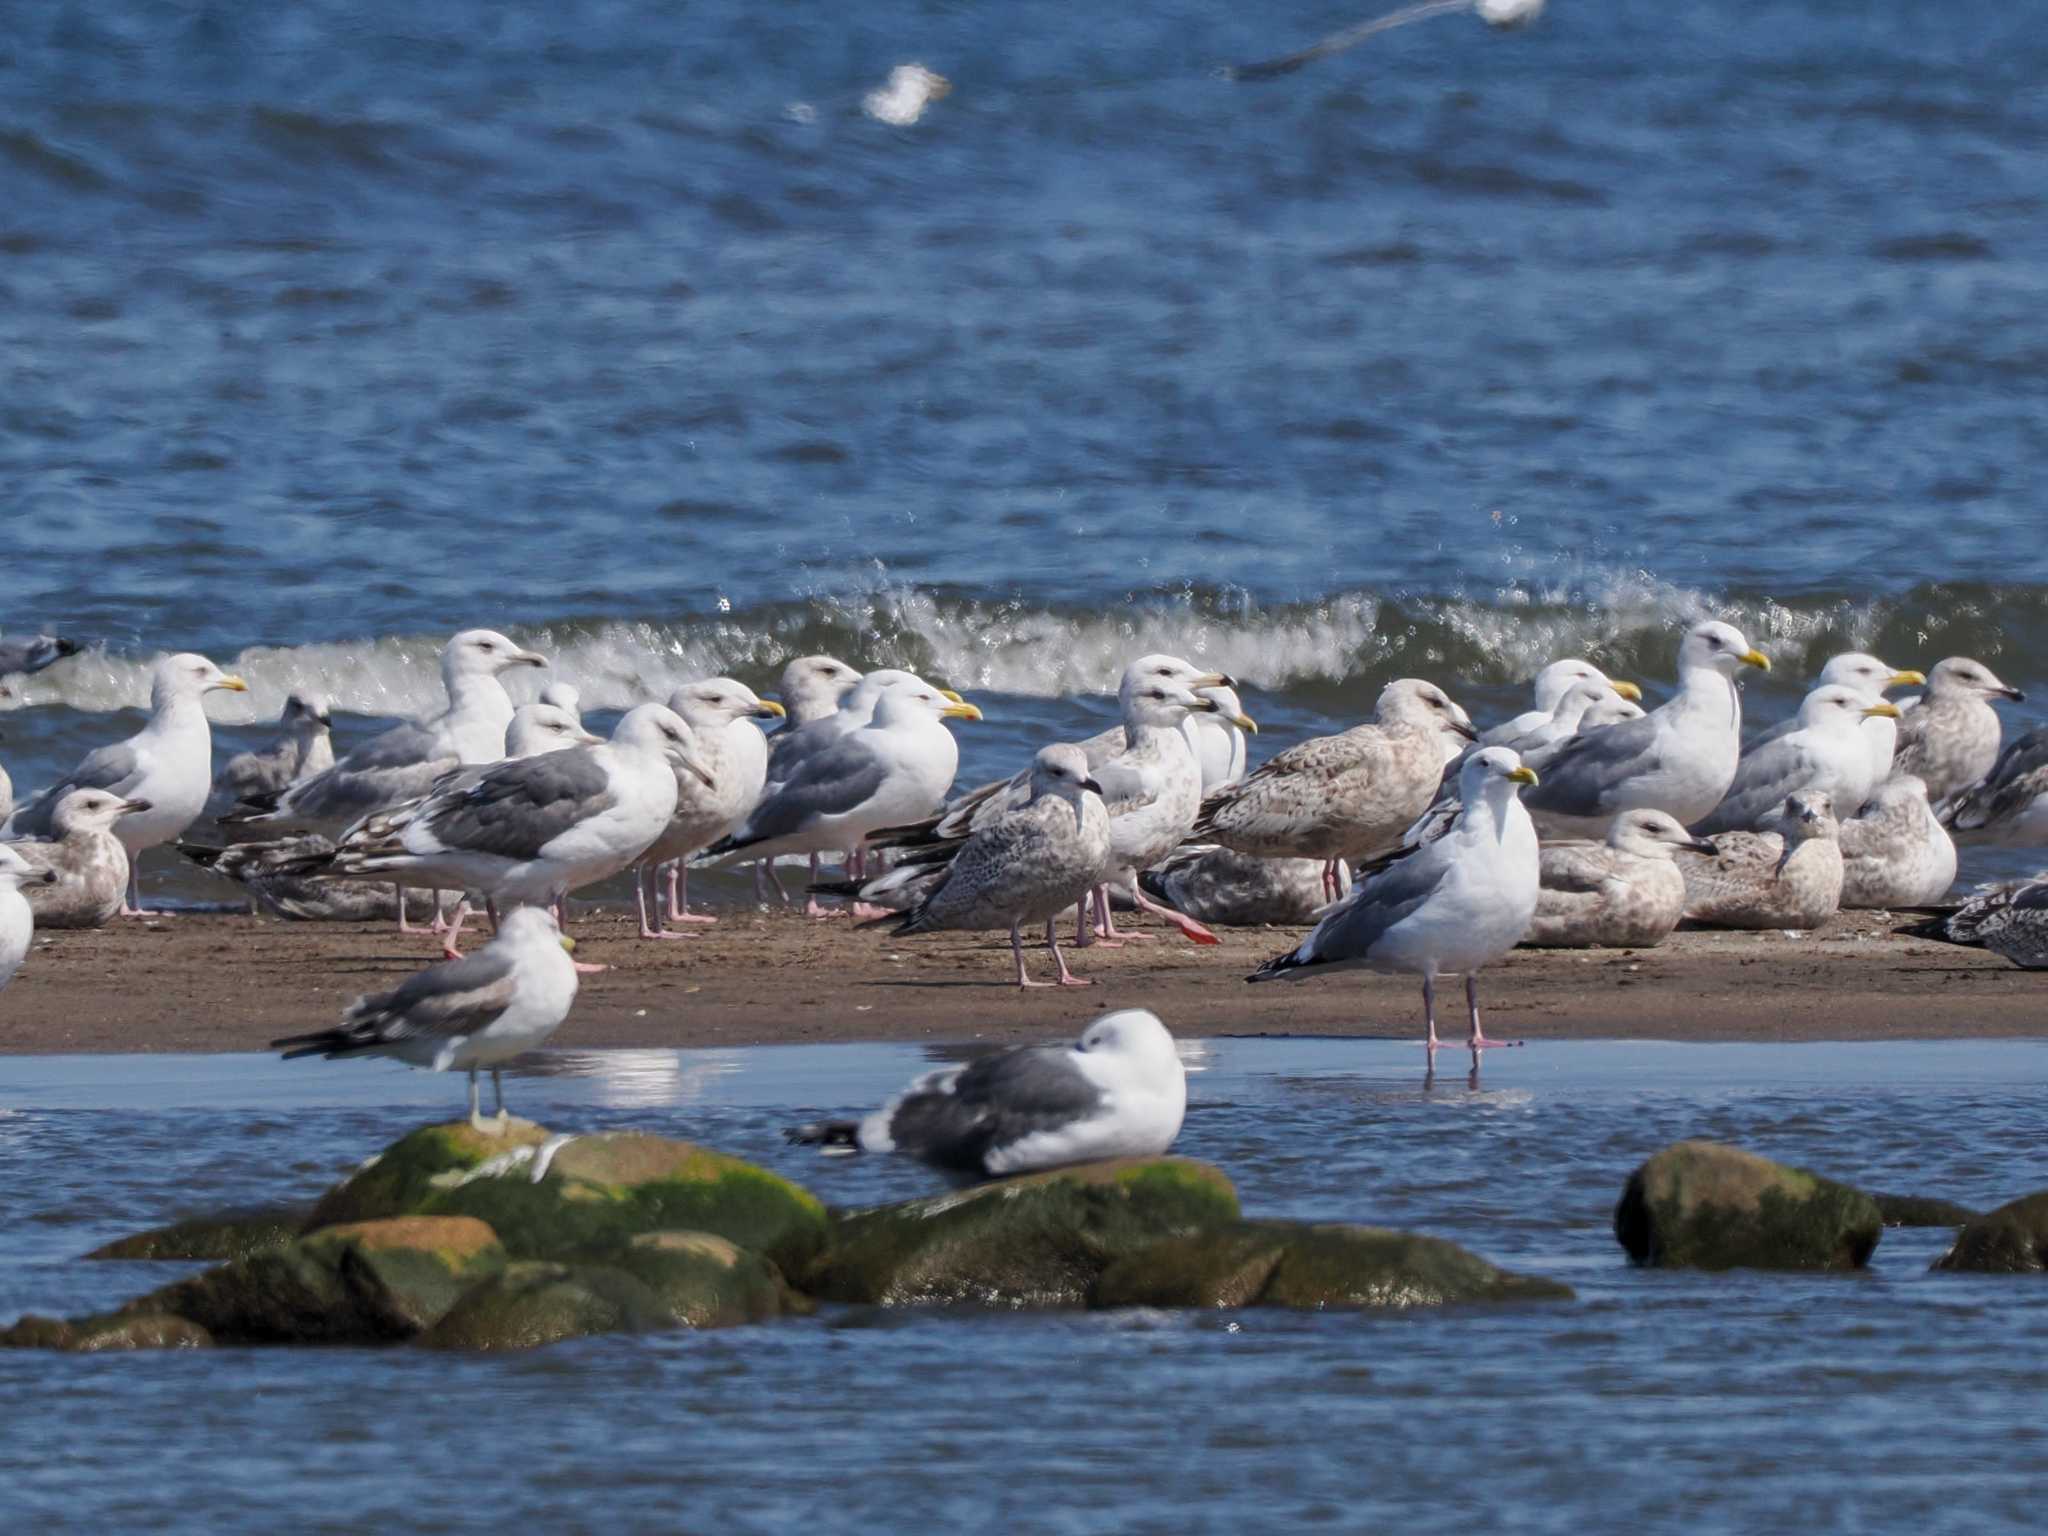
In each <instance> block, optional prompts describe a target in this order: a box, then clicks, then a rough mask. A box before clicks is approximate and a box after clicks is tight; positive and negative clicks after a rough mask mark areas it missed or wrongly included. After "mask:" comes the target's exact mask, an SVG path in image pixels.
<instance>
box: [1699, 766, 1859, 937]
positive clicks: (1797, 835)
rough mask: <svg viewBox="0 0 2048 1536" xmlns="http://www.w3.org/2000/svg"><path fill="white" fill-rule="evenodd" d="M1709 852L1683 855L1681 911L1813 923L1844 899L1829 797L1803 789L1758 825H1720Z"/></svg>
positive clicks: (1750, 923) (1761, 924) (1715, 920)
mask: <svg viewBox="0 0 2048 1536" xmlns="http://www.w3.org/2000/svg"><path fill="white" fill-rule="evenodd" d="M1714 847H1715V852H1714V853H1713V854H1712V855H1703V854H1685V855H1682V856H1681V858H1680V862H1679V869H1680V871H1681V872H1682V873H1683V874H1684V875H1685V915H1686V917H1687V918H1688V919H1689V920H1690V921H1692V922H1696V923H1705V924H1708V925H1709V926H1711V927H1715V928H1799V929H1806V928H1818V927H1819V926H1820V925H1821V924H1822V923H1824V922H1826V921H1827V920H1828V919H1829V918H1830V917H1832V916H1834V914H1835V912H1836V911H1837V909H1839V907H1840V906H1841V903H1842V845H1841V841H1840V837H1839V829H1838V825H1837V823H1836V821H1835V811H1834V805H1833V803H1832V802H1831V801H1830V800H1829V799H1828V797H1827V796H1826V795H1825V794H1823V793H1821V792H1820V791H1818V790H1802V791H1801V792H1800V793H1798V794H1796V795H1793V796H1792V797H1791V798H1790V799H1788V800H1787V801H1786V802H1785V803H1784V805H1782V806H1781V807H1779V809H1778V811H1777V813H1776V814H1775V815H1772V816H1769V817H1766V818H1765V820H1764V830H1763V831H1760V832H1723V833H1720V834H1718V835H1717V836H1716V837H1715V838H1714Z"/></svg>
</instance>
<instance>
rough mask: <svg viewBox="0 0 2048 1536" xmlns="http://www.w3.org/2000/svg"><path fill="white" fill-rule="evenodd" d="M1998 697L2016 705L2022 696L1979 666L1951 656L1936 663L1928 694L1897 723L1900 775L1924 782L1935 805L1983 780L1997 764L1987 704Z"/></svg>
mask: <svg viewBox="0 0 2048 1536" xmlns="http://www.w3.org/2000/svg"><path fill="white" fill-rule="evenodd" d="M1999 698H2003V699H2011V700H2012V701H2013V702H2014V703H2015V704H2017V703H2019V702H2021V701H2022V700H2024V699H2025V698H2026V695H2025V694H2023V693H2021V692H2020V691H2019V689H2017V688H2013V687H2009V686H2007V685H2006V684H2005V683H2002V682H2000V681H1999V679H1998V677H1997V675H1996V674H1995V673H1993V672H1992V670H1991V669H1990V668H1989V667H1987V666H1985V665H1984V663H1983V662H1981V661H1972V660H1971V659H1970V658H1969V657H1967V656H1950V657H1948V658H1947V659H1946V660H1944V661H1939V662H1936V663H1935V664H1934V667H1933V668H1932V670H1930V671H1929V672H1928V674H1927V692H1926V693H1925V694H1924V695H1922V696H1921V699H1920V702H1919V704H1918V706H1916V707H1915V708H1913V709H1912V710H1909V711H1908V712H1907V713H1906V716H1905V718H1903V719H1902V720H1901V721H1900V722H1899V746H1898V751H1897V752H1896V753H1895V754H1894V755H1893V763H1894V764H1895V766H1896V767H1897V768H1898V771H1899V772H1901V773H1910V774H1913V775H1915V776H1916V777H1918V778H1921V779H1924V780H1925V781H1926V783H1927V797H1928V798H1929V799H1930V800H1932V801H1934V802H1935V803H1936V804H1937V805H1938V804H1940V803H1941V802H1942V801H1944V800H1946V799H1948V798H1949V796H1951V795H1953V794H1956V793H1957V792H1958V791H1960V790H1964V789H1967V788H1968V787H1969V786H1970V785H1972V784H1974V783H1976V782H1977V781H1978V780H1979V779H1981V778H1983V777H1984V775H1985V774H1987V773H1989V772H1990V771H1991V768H1992V765H1993V764H1994V763H1996V762H1997V761H1998V742H1999V736H2000V726H1999V722H1998V711H1997V710H1995V709H1993V708H1992V707H1991V700H1993V699H1999Z"/></svg>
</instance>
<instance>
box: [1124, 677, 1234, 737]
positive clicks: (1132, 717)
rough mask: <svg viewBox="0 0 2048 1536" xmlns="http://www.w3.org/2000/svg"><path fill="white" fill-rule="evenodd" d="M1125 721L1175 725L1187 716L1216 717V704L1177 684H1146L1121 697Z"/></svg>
mask: <svg viewBox="0 0 2048 1536" xmlns="http://www.w3.org/2000/svg"><path fill="white" fill-rule="evenodd" d="M1123 700H1124V718H1125V719H1126V720H1127V721H1136V722H1137V723H1138V724H1139V725H1159V726H1176V725H1179V724H1180V723H1181V721H1183V720H1185V719H1187V717H1188V716H1189V715H1219V714H1221V713H1222V712H1223V711H1222V709H1221V707H1220V706H1218V704H1217V703H1216V701H1215V700H1214V699H1212V698H1208V697H1206V696H1205V695H1203V694H1199V693H1190V692H1189V691H1188V690H1187V689H1186V688H1183V687H1182V686H1181V685H1180V684H1178V683H1171V682H1147V683H1141V684H1140V685H1139V686H1138V687H1136V688H1132V689H1129V690H1128V691H1126V692H1125V694H1124V696H1123Z"/></svg>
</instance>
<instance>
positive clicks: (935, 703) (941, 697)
mask: <svg viewBox="0 0 2048 1536" xmlns="http://www.w3.org/2000/svg"><path fill="white" fill-rule="evenodd" d="M878 675H880V674H877V673H873V672H870V673H869V674H868V676H869V677H870V678H873V677H876V676H878ZM906 675H907V674H906ZM862 686H863V687H865V686H866V684H865V683H863V685H862ZM980 718H981V711H980V710H978V709H976V708H975V707H974V706H973V705H972V704H969V703H968V702H967V701H966V700H964V699H962V698H961V697H960V695H959V694H957V693H955V692H953V690H952V689H950V688H934V687H933V686H932V685H931V684H930V683H927V682H921V681H919V680H918V679H916V678H912V679H911V681H910V682H909V683H897V684H894V685H892V686H888V687H885V688H883V689H882V691H881V693H880V695H879V696H878V697H877V698H876V700H875V724H876V725H879V726H882V727H884V728H887V727H890V726H898V725H908V724H910V723H912V722H913V721H918V720H979V719H980Z"/></svg>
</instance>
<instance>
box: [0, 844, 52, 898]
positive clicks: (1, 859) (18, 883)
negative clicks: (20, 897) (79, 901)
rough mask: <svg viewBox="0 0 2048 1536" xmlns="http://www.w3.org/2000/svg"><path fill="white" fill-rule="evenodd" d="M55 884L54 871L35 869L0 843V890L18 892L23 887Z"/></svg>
mask: <svg viewBox="0 0 2048 1536" xmlns="http://www.w3.org/2000/svg"><path fill="white" fill-rule="evenodd" d="M56 883H57V871H56V870H54V869H37V868H35V867H34V866H33V865H31V864H30V863H29V861H28V860H27V859H24V858H23V857H22V856H21V855H20V854H18V853H16V852H15V851H14V850H13V849H12V848H10V847H8V846H7V845H6V844H5V843H0V889H4V890H18V889H19V888H20V887H22V886H24V885H55V884H56Z"/></svg>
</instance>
